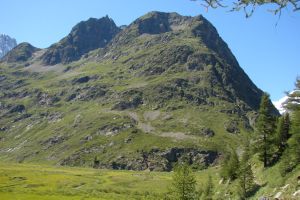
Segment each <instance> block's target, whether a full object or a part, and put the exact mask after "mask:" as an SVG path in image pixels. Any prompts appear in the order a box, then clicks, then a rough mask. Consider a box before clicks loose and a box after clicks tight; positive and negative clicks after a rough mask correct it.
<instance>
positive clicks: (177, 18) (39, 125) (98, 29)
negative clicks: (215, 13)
mask: <svg viewBox="0 0 300 200" xmlns="http://www.w3.org/2000/svg"><path fill="white" fill-rule="evenodd" d="M18 49H25V50H24V51H25V52H27V51H26V50H29V52H31V55H32V56H31V57H30V55H29V54H26V55H29V56H28V57H26V59H24V60H20V59H16V58H18V53H17V52H19V51H18ZM8 57H12V58H14V59H8ZM25 60H26V61H25ZM16 61H17V62H16ZM71 61H75V62H71ZM54 64H57V65H55V66H49V65H54ZM0 65H1V71H0V86H1V91H0V102H1V104H0V152H1V154H0V158H1V160H4V161H17V162H39V163H48V164H55V165H57V164H58V165H68V166H91V167H94V168H112V169H134V170H144V169H149V170H154V171H170V170H172V168H173V166H174V164H175V163H176V162H178V161H183V160H187V159H188V160H189V162H190V163H191V164H192V166H193V167H194V168H198V169H203V168H207V167H209V166H212V165H216V164H217V163H218V162H219V160H220V159H221V158H222V155H223V154H224V153H225V152H227V151H228V150H229V149H231V148H233V147H236V148H238V147H240V145H241V143H242V142H241V141H243V140H244V137H246V136H248V135H250V134H252V133H253V125H254V123H255V119H256V117H257V110H258V108H259V103H260V98H261V96H262V91H261V90H260V89H259V88H257V87H256V86H255V84H254V83H253V82H252V81H251V80H250V78H249V77H248V76H247V74H246V73H245V72H244V71H243V70H242V68H241V67H240V66H239V64H238V62H237V60H236V58H235V57H234V55H233V54H232V52H231V51H230V49H229V47H228V45H227V44H226V43H225V42H224V41H223V40H222V38H221V37H220V36H219V34H218V32H217V30H216V29H215V27H214V26H213V25H212V24H211V23H210V22H209V21H208V20H206V19H205V18H204V17H203V16H201V15H200V16H196V17H186V16H181V15H179V14H177V13H163V12H151V13H148V14H146V15H144V16H142V17H140V18H138V19H137V20H135V21H134V22H132V23H131V24H129V25H128V26H122V29H120V28H118V27H116V26H115V24H114V22H113V21H112V20H111V19H109V18H108V17H104V18H101V19H99V20H97V19H89V20H88V21H86V22H80V23H79V24H78V25H76V26H75V27H74V28H73V29H72V31H71V33H70V34H69V35H68V36H67V37H65V38H64V39H62V40H61V41H60V42H59V43H56V44H54V45H52V46H50V47H49V48H47V49H35V48H31V47H30V46H29V45H28V44H27V45H25V47H24V46H23V47H22V48H21V47H20V46H19V47H17V48H15V50H13V51H12V52H11V54H10V55H8V56H7V59H5V61H4V62H2V63H0ZM274 112H275V113H276V109H275V108H274ZM276 114H278V112H277V113H276Z"/></svg>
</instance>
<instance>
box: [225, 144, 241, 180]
mask: <svg viewBox="0 0 300 200" xmlns="http://www.w3.org/2000/svg"><path fill="white" fill-rule="evenodd" d="M238 169H239V159H238V155H237V153H236V152H235V151H234V150H232V151H231V153H230V155H229V156H227V157H226V158H225V160H224V164H223V166H222V169H221V176H222V178H224V179H229V180H235V179H236V178H237V177H238Z"/></svg>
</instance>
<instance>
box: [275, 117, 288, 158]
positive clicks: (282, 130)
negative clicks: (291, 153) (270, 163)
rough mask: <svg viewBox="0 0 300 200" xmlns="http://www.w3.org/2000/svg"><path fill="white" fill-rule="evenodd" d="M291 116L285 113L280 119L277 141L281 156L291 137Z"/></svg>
mask: <svg viewBox="0 0 300 200" xmlns="http://www.w3.org/2000/svg"><path fill="white" fill-rule="evenodd" d="M289 131H290V116H289V114H288V113H285V114H284V115H283V116H281V117H280V118H279V119H278V123H277V131H276V142H277V147H278V154H279V156H281V155H282V153H283V151H284V150H285V148H286V146H287V141H288V139H289V137H290V133H289Z"/></svg>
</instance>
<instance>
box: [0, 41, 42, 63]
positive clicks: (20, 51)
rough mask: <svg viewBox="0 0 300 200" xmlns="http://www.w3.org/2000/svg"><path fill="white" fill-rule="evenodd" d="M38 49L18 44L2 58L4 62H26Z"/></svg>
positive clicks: (25, 43) (24, 43)
mask: <svg viewBox="0 0 300 200" xmlns="http://www.w3.org/2000/svg"><path fill="white" fill-rule="evenodd" d="M38 50H39V49H38V48H36V47H34V46H32V45H31V44H29V43H27V42H23V43H20V44H19V45H18V46H16V47H15V48H13V49H12V50H11V51H10V52H8V53H7V54H6V56H4V57H3V58H2V61H4V62H9V63H13V62H26V61H28V59H30V58H31V57H32V55H33V53H34V52H36V51H38Z"/></svg>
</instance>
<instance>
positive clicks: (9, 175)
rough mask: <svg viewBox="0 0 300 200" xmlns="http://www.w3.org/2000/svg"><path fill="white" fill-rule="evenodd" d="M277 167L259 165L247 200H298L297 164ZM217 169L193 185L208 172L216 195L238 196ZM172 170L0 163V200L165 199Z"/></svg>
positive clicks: (199, 186) (200, 184)
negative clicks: (284, 171) (284, 170)
mask: <svg viewBox="0 0 300 200" xmlns="http://www.w3.org/2000/svg"><path fill="white" fill-rule="evenodd" d="M276 168H277V167H275V168H270V169H268V170H261V169H258V168H257V169H258V170H259V171H257V172H256V174H259V175H258V176H256V181H257V182H258V183H259V184H260V188H259V190H258V191H257V192H256V194H254V196H253V197H252V198H250V199H258V198H259V197H262V196H265V197H270V198H271V199H272V197H274V195H276V194H277V193H278V192H281V193H282V197H283V199H297V197H294V196H293V195H292V194H293V193H294V192H295V191H297V190H299V187H300V185H299V183H297V181H296V180H297V176H298V175H299V172H300V168H297V170H296V171H294V173H291V174H290V175H289V176H287V177H285V178H280V176H278V174H277V173H276ZM218 171H219V169H218V168H216V167H214V168H209V169H207V170H202V171H199V172H195V175H196V179H197V189H198V190H199V189H200V190H201V189H203V186H204V185H205V183H206V182H207V178H208V175H211V176H212V178H213V184H214V199H237V198H238V197H237V196H236V194H235V188H236V184H237V182H233V183H231V184H228V183H226V182H225V183H224V182H223V183H222V184H221V183H220V176H219V175H218ZM172 174H173V173H172V172H149V171H117V170H103V169H102V170H99V169H92V168H71V167H59V166H47V165H34V164H12V163H11V164H7V163H0V200H56V199H59V200H64V199H66V200H69V199H70V200H71V199H72V200H77V199H78V200H83V199H91V200H94V199H112V200H113V199H126V200H127V199H163V198H164V196H165V194H166V192H167V191H168V187H170V184H171V180H172Z"/></svg>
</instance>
